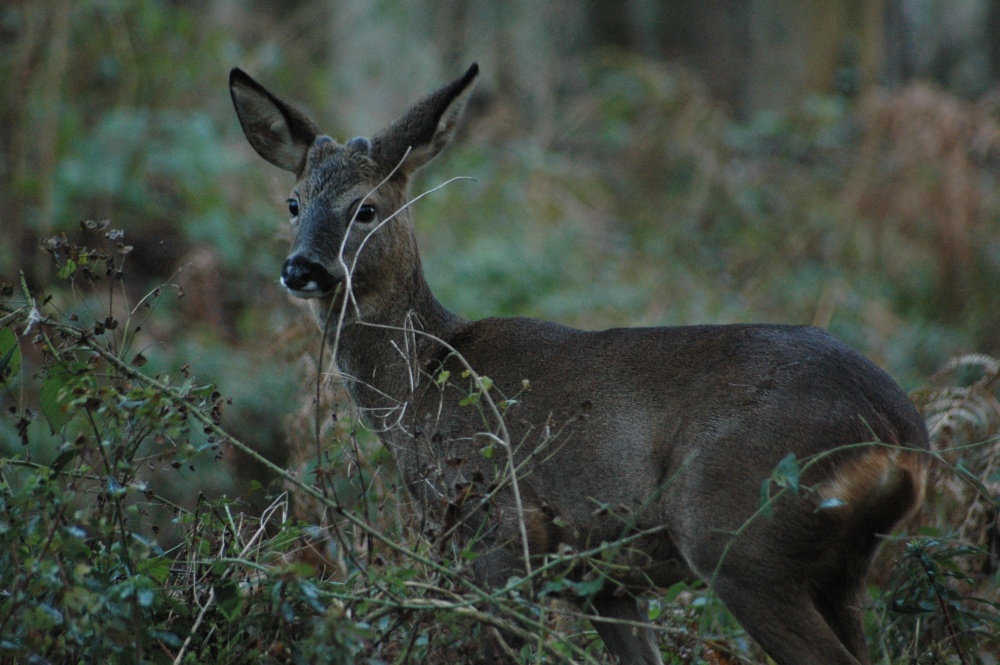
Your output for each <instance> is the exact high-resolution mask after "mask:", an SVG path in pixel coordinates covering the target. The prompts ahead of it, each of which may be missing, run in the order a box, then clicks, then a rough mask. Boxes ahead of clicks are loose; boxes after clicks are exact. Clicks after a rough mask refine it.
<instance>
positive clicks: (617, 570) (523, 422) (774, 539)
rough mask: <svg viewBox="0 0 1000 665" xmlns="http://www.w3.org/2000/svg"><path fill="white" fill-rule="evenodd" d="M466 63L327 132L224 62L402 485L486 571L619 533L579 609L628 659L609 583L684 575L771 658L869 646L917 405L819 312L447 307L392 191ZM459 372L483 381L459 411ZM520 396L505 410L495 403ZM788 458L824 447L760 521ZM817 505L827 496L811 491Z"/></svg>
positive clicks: (466, 380) (628, 615) (405, 179)
mask: <svg viewBox="0 0 1000 665" xmlns="http://www.w3.org/2000/svg"><path fill="white" fill-rule="evenodd" d="M477 73H478V70H477V68H476V67H475V66H473V67H472V68H470V69H469V71H468V72H466V74H465V75H463V76H461V77H459V78H457V79H456V80H454V81H452V82H451V83H449V84H447V85H445V86H444V87H442V88H441V89H439V90H437V91H435V92H433V93H431V94H430V95H428V96H427V97H425V98H424V99H422V100H420V101H418V102H417V103H416V104H414V105H413V106H412V107H411V108H410V109H409V110H408V111H407V112H406V113H404V115H403V116H402V117H401V118H400V119H399V120H398V121H396V122H395V123H393V124H392V125H390V126H389V128H387V129H386V130H384V131H383V132H381V133H379V134H376V135H375V136H374V137H373V138H372V139H371V140H368V139H363V138H357V139H352V140H351V141H348V142H347V143H346V144H343V145H342V144H340V143H338V142H336V141H334V140H333V139H331V138H330V137H328V136H323V135H321V134H319V131H318V129H316V127H315V125H314V124H313V123H312V121H311V120H309V119H308V118H306V117H305V116H303V115H302V114H301V113H300V112H298V111H296V110H295V109H294V108H293V107H291V106H290V105H289V104H287V103H285V102H283V101H281V100H280V99H278V98H277V97H276V96H275V95H273V94H272V93H270V92H268V91H266V90H265V89H264V88H262V87H261V86H260V85H259V84H258V83H256V82H254V81H253V80H252V79H250V77H249V76H247V75H246V74H244V73H243V72H241V71H239V70H234V71H233V73H232V74H231V77H230V88H231V90H232V96H233V101H234V104H235V106H236V110H237V114H238V115H239V117H240V122H241V124H242V126H243V128H244V131H245V133H246V135H247V138H248V140H249V141H250V143H251V145H252V146H253V147H254V148H255V149H256V150H257V152H259V153H260V154H261V155H262V156H263V157H264V158H265V159H267V160H268V161H270V162H272V163H273V164H276V165H277V166H280V167H282V168H285V169H287V170H289V171H292V172H293V173H295V175H296V177H297V182H296V185H295V187H294V189H293V190H292V193H291V198H292V199H293V204H291V205H290V212H291V213H292V214H293V217H292V250H291V254H290V255H289V258H288V260H287V261H286V263H285V266H284V269H283V270H282V282H283V283H284V284H285V286H286V287H287V288H288V290H289V292H290V293H292V294H293V295H296V296H298V297H302V298H308V299H310V303H311V304H312V305H313V311H314V312H315V313H316V316H317V320H318V321H319V323H320V325H321V326H324V327H326V330H327V333H328V338H329V339H331V340H333V343H334V345H335V349H334V351H335V358H336V362H337V367H338V369H339V370H340V372H341V375H342V376H343V377H344V380H345V383H346V385H347V388H348V390H349V391H350V393H351V395H352V398H353V399H354V401H355V402H356V404H357V406H358V407H359V409H360V410H361V412H362V413H363V414H364V416H365V417H366V420H367V421H368V423H369V424H370V425H371V427H372V428H373V429H374V430H375V431H377V432H378V434H379V436H380V437H381V439H382V441H383V442H384V443H385V445H386V446H387V447H388V449H389V451H390V452H391V453H392V455H393V457H394V459H395V460H396V463H397V464H398V467H399V471H400V474H401V475H402V477H403V479H404V481H405V483H406V485H407V487H408V488H409V489H410V491H411V492H412V493H413V495H414V496H415V497H416V498H417V499H418V501H419V503H421V504H422V505H423V506H424V507H425V509H426V510H427V511H428V512H429V513H430V514H431V515H432V516H435V517H437V518H438V519H439V520H441V521H443V522H444V523H445V524H446V527H447V528H448V529H449V530H451V531H453V532H454V533H455V534H456V535H457V536H458V537H459V538H460V539H461V540H462V541H463V542H465V543H467V544H468V545H469V546H470V547H473V548H475V549H476V551H477V552H478V553H479V554H480V556H479V557H478V558H477V560H476V562H475V569H476V571H477V574H478V575H479V577H480V579H481V581H482V582H483V583H484V584H487V585H500V584H503V583H504V582H506V580H507V579H508V577H509V576H511V575H524V574H525V572H526V568H527V567H528V566H529V565H530V558H529V561H525V559H524V557H523V553H524V552H526V551H527V552H530V553H532V554H538V553H544V552H553V551H557V550H560V549H564V546H568V547H570V548H573V549H576V550H577V551H582V550H585V549H587V548H591V547H596V546H600V545H601V544H602V543H615V542H619V541H621V539H623V538H629V541H628V543H627V544H622V545H620V546H619V548H618V550H617V556H616V557H613V560H612V561H610V562H607V564H606V565H607V566H608V567H607V569H606V572H607V573H608V579H609V583H608V584H607V585H606V587H605V589H603V590H602V591H601V592H599V593H598V594H597V595H596V596H595V597H594V598H592V599H591V601H590V602H589V604H588V608H589V609H591V610H593V611H594V612H595V613H596V616H595V617H594V625H595V627H596V628H597V630H598V632H599V633H600V635H601V637H602V638H603V640H604V642H605V644H606V645H607V647H608V649H609V650H610V651H611V652H612V653H613V654H614V655H615V656H616V657H617V658H618V660H619V662H621V663H630V664H632V663H639V664H648V665H657V664H659V663H662V657H661V654H660V653H659V651H658V649H657V647H656V639H655V634H654V633H653V631H652V630H651V629H648V628H647V629H642V630H633V629H632V628H630V627H628V626H627V625H625V624H622V623H614V622H611V623H609V622H608V621H606V620H607V619H611V620H618V619H622V620H628V621H638V620H642V619H643V618H644V614H643V611H642V606H641V604H639V603H638V602H637V600H636V599H635V598H634V597H631V596H628V595H624V596H623V595H621V591H622V590H623V589H622V587H625V588H626V589H629V590H638V589H644V588H649V587H656V586H667V585H669V584H672V583H673V582H676V581H680V580H690V579H693V578H697V577H700V578H702V579H704V580H706V581H707V582H708V583H710V584H711V585H712V587H713V588H714V589H715V591H716V592H717V593H718V595H719V597H720V598H721V599H722V601H723V602H724V603H725V604H726V605H727V607H729V609H730V610H731V611H732V612H733V614H734V615H735V616H736V617H737V619H739V621H740V622H741V623H742V624H743V625H744V627H746V629H747V631H748V632H749V633H750V635H752V636H753V637H754V638H755V639H756V640H757V641H758V642H759V643H760V644H761V646H762V647H763V648H764V649H765V651H767V652H768V654H769V655H770V656H771V657H772V658H773V659H774V660H775V662H777V663H778V664H779V665H791V664H793V663H806V662H808V663H817V664H819V665H832V664H844V665H858V663H866V662H867V649H866V645H865V638H864V631H863V628H862V624H861V620H860V614H859V610H858V608H859V607H860V606H861V605H862V603H863V593H864V581H865V576H866V573H867V570H868V567H869V565H870V562H871V558H872V556H873V554H874V552H875V549H876V547H877V546H878V542H879V539H878V536H879V534H882V533H884V532H886V531H888V530H889V529H891V528H892V526H893V525H894V524H896V523H897V522H898V521H899V520H900V519H902V518H903V517H904V516H905V515H906V514H907V513H909V512H910V511H911V510H912V509H913V506H915V505H916V504H917V503H918V502H919V500H920V497H921V496H922V492H923V485H924V482H925V480H924V479H925V471H924V468H923V457H922V455H921V452H922V451H925V450H926V449H927V447H928V440H927V431H926V428H925V427H924V424H923V421H922V420H921V418H920V416H919V414H918V413H917V412H916V410H915V409H914V408H913V406H912V405H911V404H910V402H909V400H908V399H907V397H906V395H905V394H904V393H903V392H902V390H900V388H899V386H897V385H896V383H895V382H894V381H893V380H892V379H891V378H890V377H889V376H888V375H886V374H885V372H883V371H882V370H880V369H879V368H878V367H876V366H875V365H874V364H872V363H871V362H870V361H869V360H867V359H866V358H864V357H862V356H861V355H859V354H858V353H856V352H855V351H853V350H852V349H850V348H848V347H847V346H845V345H844V344H842V343H840V342H838V341H837V340H835V339H834V338H833V337H831V336H830V335H829V334H827V333H826V332H824V331H822V330H818V329H816V328H811V327H806V326H770V325H731V326H690V327H678V328H634V329H617V330H605V331H596V332H587V331H581V330H574V329H572V328H567V327H565V326H560V325H557V324H553V323H547V322H544V321H538V320H535V319H526V318H512V319H508V318H495V319H485V320H482V321H466V320H464V319H462V318H460V317H458V316H456V315H454V314H452V313H451V312H449V311H448V310H446V309H445V308H444V307H443V306H442V305H441V304H440V303H439V302H438V301H437V299H436V298H435V297H434V295H433V294H432V293H431V292H430V289H429V288H428V286H427V282H426V280H425V279H424V275H423V270H422V267H421V264H420V256H419V252H418V250H417V245H416V241H415V239H414V236H413V221H412V217H411V211H410V209H409V207H407V206H406V202H407V192H408V186H409V178H410V176H411V175H412V174H413V172H414V171H415V170H416V169H418V168H419V167H421V166H422V165H423V164H425V163H426V162H427V161H429V160H430V159H432V158H433V157H434V156H435V155H436V154H437V153H438V152H439V151H440V150H441V149H443V148H444V146H445V145H447V143H448V142H449V140H450V139H451V137H452V135H453V134H454V131H455V127H456V124H457V121H458V118H459V117H460V115H461V111H462V108H463V106H464V103H465V100H466V99H467V98H468V95H469V94H470V91H471V89H472V84H473V82H474V80H475V78H476V76H477ZM328 314H331V316H330V317H329V318H328ZM469 368H471V369H472V370H474V371H475V372H476V375H477V376H480V377H484V376H485V377H489V378H490V379H491V381H492V387H491V388H490V389H489V390H488V391H486V392H485V393H483V392H482V391H480V392H479V395H478V399H477V402H476V404H475V405H469V404H468V403H467V402H468V398H469V395H470V391H471V392H473V393H476V392H477V390H479V389H477V387H476V386H477V385H479V386H482V383H479V384H476V383H475V382H474V381H473V377H472V376H471V375H469V374H468V373H467V370H468V369H469ZM446 373H447V374H446ZM445 376H450V378H449V379H447V380H444V379H443V377H445ZM525 382H528V383H529V384H530V386H531V389H530V390H524V386H525ZM514 396H517V403H516V405H513V406H510V405H508V406H509V408H508V409H506V410H505V411H504V412H503V417H502V419H498V418H497V417H496V415H497V414H498V413H500V410H499V409H497V410H496V411H494V409H493V408H492V406H491V404H495V403H496V402H499V401H500V400H502V399H507V398H511V397H514ZM889 443H893V444H895V446H894V447H892V448H889V447H887V444H889ZM858 444H868V445H867V446H861V447H859V446H858ZM490 447H491V448H492V449H493V454H492V455H485V454H484V449H486V448H490ZM789 453H794V455H795V456H796V458H797V459H799V460H803V461H806V460H821V461H822V464H819V463H818V464H816V465H812V466H809V468H808V470H807V473H806V474H804V475H806V476H808V477H807V478H804V479H803V490H805V488H806V487H811V488H818V494H813V493H810V492H807V491H802V492H799V493H797V494H796V493H788V492H786V493H782V494H781V495H780V496H778V497H777V498H776V500H775V502H774V506H773V514H772V515H771V516H770V517H768V516H764V515H763V514H762V513H761V511H760V510H759V508H760V504H759V497H760V488H761V486H762V483H765V482H767V481H769V479H771V478H772V474H773V472H774V470H775V468H776V467H777V466H778V465H779V464H780V463H781V462H782V460H783V459H785V457H786V456H787V455H788V454H789ZM513 466H516V467H517V468H518V473H517V474H516V476H513V477H512V475H511V474H510V469H511V468H512V467H513ZM486 497H488V500H486ZM833 498H836V499H838V501H841V502H843V504H842V505H836V506H834V505H825V504H823V503H822V501H823V500H824V499H833ZM595 565H597V562H595ZM601 565H605V564H601ZM502 652H503V650H502V649H501V650H499V651H498V652H497V653H502ZM497 657H498V658H500V656H497Z"/></svg>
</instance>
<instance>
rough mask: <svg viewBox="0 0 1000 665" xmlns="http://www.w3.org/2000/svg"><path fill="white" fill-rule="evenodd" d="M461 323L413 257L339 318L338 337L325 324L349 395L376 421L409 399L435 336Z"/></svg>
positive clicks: (436, 345)
mask: <svg viewBox="0 0 1000 665" xmlns="http://www.w3.org/2000/svg"><path fill="white" fill-rule="evenodd" d="M373 301H374V302H375V304H374V305H372V304H371V303H372V302H373ZM463 322H464V321H463V320H462V319H461V318H460V317H458V316H457V315H455V314H452V313H451V312H449V311H448V310H447V309H445V307H444V306H443V305H441V303H440V302H438V300H437V298H435V297H434V294H433V293H431V290H430V287H429V286H428V285H427V280H426V279H425V278H424V273H423V269H422V267H421V264H420V260H419V257H417V259H416V261H415V262H414V264H413V269H412V270H411V271H409V273H408V274H404V275H403V276H402V279H401V280H399V282H397V284H396V285H395V286H394V288H392V289H391V290H387V291H386V293H385V295H382V294H375V295H373V296H372V298H371V299H370V300H369V301H368V302H367V303H366V305H365V306H363V307H362V308H361V316H359V317H358V318H357V319H354V320H351V321H350V322H348V323H345V324H344V325H343V326H342V328H341V331H340V335H339V336H338V335H337V334H336V331H335V330H334V329H333V327H332V326H331V328H330V329H329V330H328V333H327V337H328V339H329V340H331V342H330V343H335V344H336V356H335V358H336V363H337V369H338V370H339V371H340V373H341V375H342V377H343V379H344V381H345V384H346V386H347V388H348V391H349V392H350V394H351V397H352V398H353V399H354V401H355V403H356V404H357V405H358V406H359V407H360V408H361V409H362V410H366V411H368V413H367V414H366V415H367V416H368V418H369V420H373V421H376V420H379V419H382V418H385V417H386V416H385V414H384V413H383V412H384V411H394V410H396V409H398V408H402V406H403V405H404V404H405V403H406V402H408V401H409V400H410V399H411V396H412V394H413V390H414V388H415V387H416V386H417V385H418V384H420V383H422V382H423V381H424V380H425V379H426V378H427V377H426V372H427V371H428V370H429V368H428V367H427V366H428V364H429V362H430V361H431V360H432V359H433V358H436V357H439V355H440V352H441V348H442V347H441V344H440V342H439V341H438V340H444V341H446V342H447V341H448V340H449V339H451V337H452V336H453V335H454V333H455V331H456V330H457V329H458V327H459V326H461V324H462V323H463Z"/></svg>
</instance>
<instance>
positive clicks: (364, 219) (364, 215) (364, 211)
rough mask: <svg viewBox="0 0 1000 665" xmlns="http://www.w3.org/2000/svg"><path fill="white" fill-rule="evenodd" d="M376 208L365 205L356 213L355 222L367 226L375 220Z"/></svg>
mask: <svg viewBox="0 0 1000 665" xmlns="http://www.w3.org/2000/svg"><path fill="white" fill-rule="evenodd" d="M376 212H377V211H376V210H375V206H373V205H369V204H367V203H366V204H364V205H363V206H360V207H359V208H358V211H357V212H356V213H354V220H355V221H356V222H359V223H361V224H367V223H368V222H371V221H373V220H374V219H375V214H376Z"/></svg>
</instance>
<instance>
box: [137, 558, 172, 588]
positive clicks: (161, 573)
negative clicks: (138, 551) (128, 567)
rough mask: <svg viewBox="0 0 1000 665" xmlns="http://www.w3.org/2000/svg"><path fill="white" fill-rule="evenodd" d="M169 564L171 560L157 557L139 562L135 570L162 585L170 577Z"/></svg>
mask: <svg viewBox="0 0 1000 665" xmlns="http://www.w3.org/2000/svg"><path fill="white" fill-rule="evenodd" d="M170 564H171V560H170V559H168V558H167V557H164V556H157V557H152V558H150V559H146V560H145V561H140V562H139V564H138V565H137V566H136V570H137V571H138V572H140V573H142V574H144V575H146V576H148V577H149V578H151V579H153V580H155V581H156V582H159V583H161V584H162V583H163V582H165V581H166V579H167V576H168V575H170Z"/></svg>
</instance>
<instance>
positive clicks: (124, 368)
mask: <svg viewBox="0 0 1000 665" xmlns="http://www.w3.org/2000/svg"><path fill="white" fill-rule="evenodd" d="M25 291H26V292H27V287H26V285H25ZM27 307H28V311H27V312H24V308H10V307H8V306H6V305H3V304H0V310H2V311H5V312H8V313H11V314H15V315H16V314H18V313H20V315H21V316H23V317H26V318H27V319H28V320H29V323H30V325H31V326H33V325H40V326H47V327H50V328H52V329H54V330H57V331H59V332H61V333H63V334H66V335H67V336H70V337H72V338H73V339H74V340H75V341H76V343H77V344H78V345H79V346H80V347H82V348H84V349H87V350H88V351H91V352H93V353H95V354H97V355H98V356H100V357H101V358H102V359H103V360H105V361H107V362H108V363H109V364H110V365H111V366H112V367H114V368H115V369H116V370H117V371H119V372H121V373H122V374H123V375H125V376H126V377H128V378H130V379H132V380H133V381H136V382H138V383H145V384H147V385H149V386H150V387H152V388H153V389H155V390H156V391H157V392H159V393H161V394H162V395H163V396H164V397H165V398H167V399H168V400H169V401H170V402H171V403H172V404H174V405H177V406H183V407H184V408H185V410H186V412H187V413H188V415H189V416H190V417H191V418H193V419H194V420H196V421H197V422H198V423H200V424H201V425H203V426H204V428H205V429H206V432H211V433H212V434H214V435H215V436H217V437H218V438H219V440H220V441H224V442H226V443H228V444H229V445H231V446H232V447H233V448H235V449H236V450H239V451H240V452H241V453H243V454H244V455H246V456H248V457H249V458H251V459H253V460H254V461H255V462H257V463H258V464H261V465H262V466H264V467H265V468H267V469H268V470H269V471H270V472H272V473H274V474H275V475H276V476H278V477H280V478H281V479H282V480H284V481H285V482H288V483H290V484H291V485H292V486H294V487H295V488H296V489H297V490H298V491H301V492H303V493H305V494H307V495H309V496H310V497H312V498H313V499H315V500H317V501H319V502H320V503H321V504H323V505H325V506H327V507H329V508H331V509H332V510H334V511H335V512H336V513H337V514H339V515H341V516H342V517H343V518H344V519H346V520H347V521H349V522H350V523H351V524H353V525H354V526H356V527H358V528H359V529H361V530H362V531H364V532H365V533H367V534H369V535H370V536H372V537H373V538H375V539H377V540H378V541H380V542H382V543H383V544H384V545H385V546H386V547H388V548H389V549H391V550H393V551H395V552H397V553H399V554H401V555H403V556H405V557H407V558H408V559H410V560H412V561H415V562H417V563H420V564H422V565H424V566H426V567H427V568H429V569H431V570H434V571H435V572H437V573H439V574H441V575H442V576H444V577H446V578H448V579H455V580H456V581H458V582H459V583H460V584H461V585H462V586H463V587H465V588H466V589H467V590H468V591H470V592H471V593H473V594H474V595H475V596H477V597H478V598H479V600H480V601H482V602H492V601H493V600H494V599H495V598H496V597H497V596H498V595H501V594H504V593H507V592H509V591H511V590H512V589H513V588H515V587H516V586H517V584H519V583H520V582H521V581H523V580H516V579H515V580H513V581H512V582H510V583H508V585H507V586H505V587H504V588H502V589H498V590H496V591H494V592H493V593H492V594H491V593H489V592H487V591H485V590H483V589H482V588H481V587H479V586H478V585H476V584H474V583H472V582H471V581H470V580H468V579H466V578H465V577H456V576H455V575H454V574H453V571H452V570H451V569H449V568H448V567H447V566H444V565H442V564H439V563H437V562H435V561H433V560H431V559H429V558H427V557H425V556H423V555H421V554H419V553H418V552H416V551H413V550H411V549H409V548H407V547H406V546H404V545H401V544H399V543H398V542H396V541H394V540H392V539H391V538H389V537H388V536H386V535H384V534H382V533H380V532H379V531H378V530H376V529H375V528H374V527H372V526H371V525H369V524H368V523H367V522H365V520H363V519H361V518H359V517H357V516H356V515H354V514H353V513H351V512H350V511H347V510H345V509H344V508H343V507H342V506H341V505H339V504H338V503H336V502H334V501H331V500H330V499H329V498H328V497H325V496H324V495H323V493H322V492H320V491H319V490H317V489H316V488H314V487H312V486H310V485H307V484H305V483H303V482H302V481H301V480H300V479H298V478H296V477H295V476H294V475H292V474H291V473H290V472H289V471H287V470H286V469H284V468H282V467H280V466H278V465H277V464H275V463H274V462H272V461H271V460H269V459H267V458H266V457H264V456H263V455H261V454H260V453H259V452H257V451H256V450H254V449H253V448H252V447H251V446H249V445H247V444H246V443H243V442H242V441H240V440H239V439H237V438H236V437H234V436H233V435H231V434H229V433H228V432H226V431H225V430H223V429H222V428H221V427H220V426H219V425H218V424H217V423H216V422H215V420H214V419H213V418H212V417H211V416H210V415H207V414H205V413H204V412H202V411H201V410H200V409H191V408H190V401H189V398H188V396H187V395H185V394H184V393H183V392H182V391H181V390H178V389H177V388H174V387H172V386H169V385H167V384H166V383H163V382H162V381H160V380H158V379H156V378H153V377H150V376H147V375H145V374H143V373H142V372H140V371H139V370H138V369H136V368H134V367H133V366H132V365H130V364H129V363H127V362H125V361H123V360H121V359H120V358H119V357H118V356H117V355H115V354H113V353H111V352H109V351H108V350H106V349H104V348H103V347H101V346H100V345H99V344H96V343H95V340H94V339H93V338H92V336H91V335H89V334H88V332H87V331H84V330H80V329H79V328H76V327H74V326H70V325H66V324H63V323H59V322H58V321H56V320H53V319H51V318H49V317H47V316H44V315H43V314H41V312H39V310H38V308H37V306H36V304H35V301H34V299H33V298H31V297H30V295H29V296H27ZM57 357H58V356H57ZM210 602H211V601H210ZM393 602H394V603H395V605H396V606H397V607H399V608H401V609H413V610H428V609H447V610H449V611H454V612H455V613H457V614H459V615H463V616H469V617H472V618H476V619H478V620H480V621H482V622H483V623H486V624H489V625H492V626H496V627H498V628H501V629H503V630H505V631H508V632H510V633H511V634H513V635H517V636H519V637H522V638H525V639H526V640H529V641H531V642H534V643H537V644H539V646H540V648H542V649H544V650H545V651H546V652H548V653H550V654H551V655H554V656H560V657H561V656H562V654H560V653H559V652H558V651H557V650H555V649H554V648H553V647H552V646H551V645H549V644H547V643H545V642H544V641H543V640H539V639H538V635H539V634H540V631H543V630H544V626H542V625H541V624H540V623H539V622H538V621H536V620H534V619H532V618H530V617H529V616H526V615H524V614H522V613H519V612H517V611H515V610H513V609H511V608H508V607H506V606H505V605H504V604H503V603H498V604H496V607H497V609H498V610H499V611H500V612H502V613H503V614H505V615H509V616H510V617H511V618H512V620H513V621H516V622H518V623H512V622H511V621H509V620H504V619H502V618H500V617H498V616H496V615H494V614H491V613H486V612H481V611H479V610H475V609H473V608H470V607H465V606H462V605H459V606H455V607H452V605H454V604H453V603H447V602H444V601H436V600H433V599H424V600H422V601H420V602H416V603H412V602H411V603H410V604H406V603H403V602H398V601H393ZM521 625H527V626H530V627H531V628H532V631H534V632H532V631H528V630H526V629H525V628H522V627H521ZM188 643H189V642H188ZM566 646H567V647H569V648H570V649H571V650H572V651H573V653H574V654H575V655H576V656H577V657H578V658H581V659H582V660H583V661H585V662H587V663H591V664H592V665H597V661H596V660H595V659H594V658H593V657H592V656H591V655H590V654H588V653H586V652H585V651H583V650H582V649H581V648H580V647H577V646H576V645H573V644H569V643H567V644H566Z"/></svg>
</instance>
